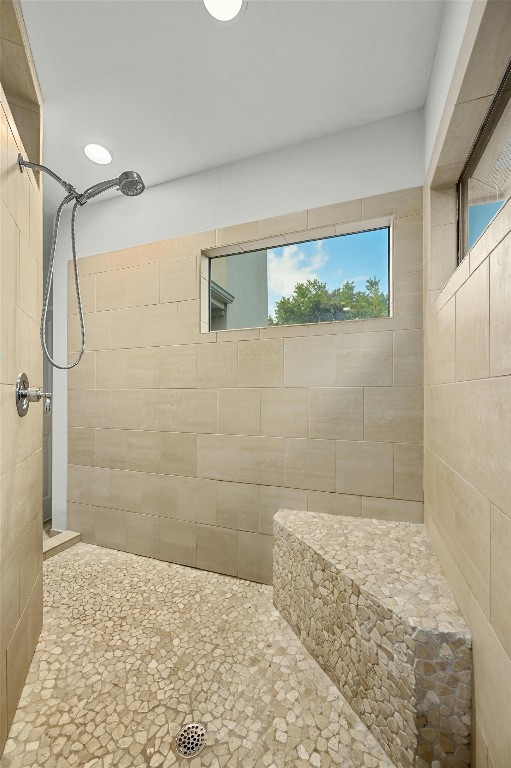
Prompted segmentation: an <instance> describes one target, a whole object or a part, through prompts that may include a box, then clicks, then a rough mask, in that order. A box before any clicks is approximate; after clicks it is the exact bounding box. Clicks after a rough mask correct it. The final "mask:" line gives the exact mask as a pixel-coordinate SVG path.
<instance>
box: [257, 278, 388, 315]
mask: <svg viewBox="0 0 511 768" xmlns="http://www.w3.org/2000/svg"><path fill="white" fill-rule="evenodd" d="M388 314H389V297H388V295H387V294H386V293H383V291H381V290H380V280H379V279H378V278H377V277H371V278H369V279H368V280H367V281H366V288H365V291H356V290H355V283H354V282H349V281H347V282H345V283H344V285H343V286H341V287H340V288H335V289H334V290H333V291H329V290H328V288H327V287H326V283H322V282H321V281H320V280H317V279H314V280H307V282H306V283H297V284H296V285H295V287H294V290H293V294H292V295H291V296H289V297H287V296H283V297H282V298H281V299H280V300H279V301H278V302H277V303H276V305H275V316H274V317H272V316H271V315H270V317H269V318H268V325H292V324H293V323H327V322H331V321H332V320H357V319H359V318H363V317H388Z"/></svg>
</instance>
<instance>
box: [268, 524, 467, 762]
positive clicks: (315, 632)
mask: <svg viewBox="0 0 511 768" xmlns="http://www.w3.org/2000/svg"><path fill="white" fill-rule="evenodd" d="M274 542H275V544H274V566H273V567H274V603H275V605H276V607H277V608H278V609H279V611H280V613H281V614H282V616H283V617H284V618H285V619H286V621H287V622H288V623H289V625H290V627H291V628H292V629H293V630H294V631H295V633H296V634H297V636H298V637H299V638H300V639H301V640H302V642H303V643H304V645H305V647H306V649H307V650H308V651H309V653H310V654H311V655H312V656H313V657H314V658H315V659H316V660H317V662H318V663H319V665H320V666H321V667H322V669H324V670H325V672H326V673H327V674H328V676H329V677H330V678H331V680H332V681H333V682H334V683H335V684H336V685H337V686H338V687H339V689H340V690H341V692H342V693H343V694H344V696H345V697H346V699H347V701H348V702H349V704H350V705H351V706H352V707H353V709H354V710H355V712H356V713H357V714H358V715H359V717H360V718H361V719H362V721H363V722H364V723H365V724H366V725H367V727H368V728H369V729H370V730H371V732H372V733H373V734H374V736H375V737H376V739H377V740H378V742H379V744H380V745H381V747H382V748H383V749H384V751H385V753H386V754H387V755H388V756H389V757H390V758H391V760H392V761H393V762H395V764H396V765H398V766H401V768H467V766H469V765H470V723H471V685H472V640H471V635H470V632H469V630H468V627H467V626H466V624H465V622H464V620H463V617H462V616H461V614H460V611H459V609H458V607H457V605H456V602H455V601H454V598H453V596H452V592H451V590H450V587H449V585H448V584H447V581H446V580H445V577H444V576H443V574H442V571H441V569H440V566H439V564H438V561H437V559H436V556H435V555H434V553H433V550H432V548H431V544H430V542H429V537H428V534H427V533H426V530H425V528H424V526H423V525H421V524H414V523H401V522H399V523H398V522H386V521H381V520H364V519H360V518H349V517H341V518H339V517H332V516H331V515H323V514H314V513H310V512H294V511H290V510H280V511H279V512H278V513H277V515H276V516H275V518H274Z"/></svg>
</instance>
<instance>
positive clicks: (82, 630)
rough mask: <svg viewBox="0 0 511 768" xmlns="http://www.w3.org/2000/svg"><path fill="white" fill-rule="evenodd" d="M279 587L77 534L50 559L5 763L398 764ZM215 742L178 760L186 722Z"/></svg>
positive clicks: (347, 767) (10, 767)
mask: <svg viewBox="0 0 511 768" xmlns="http://www.w3.org/2000/svg"><path fill="white" fill-rule="evenodd" d="M272 595H273V591H272V588H271V587H269V586H265V585H261V584H255V583H253V582H248V581H243V580H241V579H237V578H231V577H229V576H222V575H220V574H214V573H209V572H207V571H199V570H195V569H193V568H186V567H183V566H180V565H173V564H170V563H163V562H161V561H157V560H153V559H150V558H144V557H138V556H136V555H132V554H128V553H124V552H118V551H113V550H110V549H106V548H102V547H96V546H92V545H88V544H77V545H75V546H74V547H72V548H71V549H68V550H66V551H64V552H61V553H59V554H58V555H56V556H55V557H53V558H51V559H49V560H47V561H46V562H45V563H44V626H43V630H42V634H41V636H40V640H39V643H38V645H37V648H36V652H35V656H34V658H33V661H32V665H31V668H30V672H29V675H28V679H27V682H26V685H25V688H24V691H23V694H22V697H21V701H20V706H19V708H18V711H17V713H16V715H15V718H14V722H13V725H12V728H11V732H10V735H9V739H8V741H7V744H6V748H5V752H4V755H3V758H1V759H0V768H22V767H24V768H25V767H28V766H30V767H31V768H32V767H33V768H35V766H38V768H70V767H71V766H76V768H131V766H149V768H158V767H159V768H168V767H169V766H173V767H175V768H184V766H189V768H202V767H203V766H208V767H209V768H220V767H224V766H225V767H226V768H287V766H289V767H290V768H291V767H292V768H310V766H313V767H314V768H329V767H330V766H342V768H397V766H395V765H394V764H393V763H392V762H391V760H390V759H389V758H388V757H387V756H386V755H385V753H384V752H383V750H382V749H381V748H380V746H379V745H378V744H377V741H376V739H375V737H374V736H373V735H372V734H371V733H370V731H369V730H368V728H367V727H366V726H365V725H364V724H363V723H362V721H361V720H360V718H359V717H358V716H357V715H356V714H355V713H354V712H353V709H352V708H351V707H350V706H349V704H348V703H347V702H346V700H345V698H344V696H343V695H342V694H341V692H340V691H339V690H338V688H337V687H336V686H335V685H333V684H332V682H331V681H330V680H329V678H328V677H327V675H326V674H325V673H324V672H323V670H322V669H321V668H320V667H319V666H318V664H317V663H316V662H315V661H314V659H312V658H311V656H310V655H309V654H308V653H307V652H306V651H305V649H304V647H303V645H302V643H301V642H300V641H299V640H298V638H297V637H296V636H295V635H294V634H293V632H292V631H291V629H290V628H289V626H288V625H287V623H286V622H285V621H284V619H283V618H282V617H281V616H280V614H279V613H278V611H277V610H276V609H275V608H274V606H273V602H272ZM194 721H199V722H202V723H204V725H205V726H206V728H207V743H206V747H205V748H204V750H203V751H202V752H201V753H200V754H199V755H198V756H197V757H194V758H192V759H188V760H187V759H182V758H179V757H178V756H177V754H176V751H175V737H176V735H177V733H178V731H179V729H180V728H181V727H182V726H183V725H185V724H186V723H191V722H194Z"/></svg>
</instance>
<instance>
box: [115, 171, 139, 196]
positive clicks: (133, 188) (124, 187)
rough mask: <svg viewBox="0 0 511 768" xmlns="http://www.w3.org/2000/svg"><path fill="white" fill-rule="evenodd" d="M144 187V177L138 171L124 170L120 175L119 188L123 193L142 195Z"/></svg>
mask: <svg viewBox="0 0 511 768" xmlns="http://www.w3.org/2000/svg"><path fill="white" fill-rule="evenodd" d="M144 189H145V184H144V182H143V181H142V177H141V176H140V174H138V173H137V172H136V171H124V173H121V175H120V176H119V190H120V191H121V192H122V194H123V195H128V197H136V195H141V194H142V192H143V191H144Z"/></svg>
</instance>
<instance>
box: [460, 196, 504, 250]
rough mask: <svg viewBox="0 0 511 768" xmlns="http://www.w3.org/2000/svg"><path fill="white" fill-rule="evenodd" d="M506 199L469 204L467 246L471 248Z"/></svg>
mask: <svg viewBox="0 0 511 768" xmlns="http://www.w3.org/2000/svg"><path fill="white" fill-rule="evenodd" d="M505 202H506V201H505V200H499V201H498V202H493V203H482V204H481V205H469V207H468V247H469V248H472V246H473V245H474V243H475V241H476V240H477V239H478V238H479V236H480V235H482V233H483V232H484V230H485V229H486V227H487V226H488V224H489V223H490V221H491V220H492V219H493V217H494V216H495V214H496V213H498V211H499V210H500V209H501V208H502V206H503V205H504V203H505Z"/></svg>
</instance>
